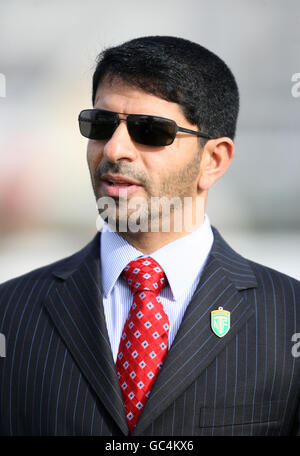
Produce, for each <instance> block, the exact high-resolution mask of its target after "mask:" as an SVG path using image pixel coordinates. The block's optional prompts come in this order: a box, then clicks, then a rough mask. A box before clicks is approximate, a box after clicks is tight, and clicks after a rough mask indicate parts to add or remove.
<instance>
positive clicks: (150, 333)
mask: <svg viewBox="0 0 300 456" xmlns="http://www.w3.org/2000/svg"><path fill="white" fill-rule="evenodd" d="M122 275H123V277H124V278H125V280H126V282H127V283H128V285H129V287H130V290H131V292H132V293H133V302H132V306H131V309H130V311H129V314H128V317H127V320H126V322H125V325H124V329H123V333H122V337H121V341H120V345H119V352H118V356H117V362H116V370H117V375H118V378H119V382H120V385H121V391H122V395H123V401H124V405H125V410H126V416H127V421H128V426H129V430H130V433H132V431H133V429H134V427H135V425H136V423H137V421H138V419H139V416H140V414H141V411H142V409H143V407H144V405H145V404H146V402H147V399H148V397H149V394H150V391H151V389H152V387H153V384H154V382H155V379H156V377H157V374H158V372H159V371H160V369H161V367H162V364H163V362H164V359H165V357H166V355H167V351H168V332H169V318H168V316H167V315H166V313H165V311H164V309H163V305H162V304H161V302H160V298H159V297H158V295H159V293H160V291H161V290H162V288H163V287H164V286H165V284H166V281H167V279H166V276H165V273H164V271H163V270H162V268H161V267H160V266H159V264H158V263H157V262H156V261H155V260H153V258H151V257H144V258H138V259H137V260H135V261H131V262H130V263H129V264H128V265H127V266H126V268H125V269H124V271H123V273H122Z"/></svg>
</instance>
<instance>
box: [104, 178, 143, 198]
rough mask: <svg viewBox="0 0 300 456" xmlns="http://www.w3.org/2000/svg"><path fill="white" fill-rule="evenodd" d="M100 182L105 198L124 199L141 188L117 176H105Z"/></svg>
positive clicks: (135, 183) (131, 181)
mask: <svg viewBox="0 0 300 456" xmlns="http://www.w3.org/2000/svg"><path fill="white" fill-rule="evenodd" d="M101 180H102V181H103V184H102V186H103V191H104V193H105V194H106V195H107V196H122V197H126V196H128V195H130V194H132V193H134V192H136V191H137V190H138V189H139V188H140V187H141V185H140V184H139V183H138V182H136V181H134V180H132V179H129V178H128V177H125V176H122V175H119V174H105V175H104V176H102V177H101Z"/></svg>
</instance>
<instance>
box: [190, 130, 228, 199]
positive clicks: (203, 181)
mask: <svg viewBox="0 0 300 456" xmlns="http://www.w3.org/2000/svg"><path fill="white" fill-rule="evenodd" d="M233 157H234V143H233V141H232V140H231V139H230V138H227V137H225V136H224V137H222V138H217V139H210V140H209V141H207V143H206V144H205V146H204V148H203V152H202V159H201V164H200V172H199V176H198V189H199V190H200V191H202V190H208V189H209V188H210V187H211V186H212V185H213V184H214V183H215V182H216V181H217V180H218V179H220V177H221V176H223V174H224V173H225V171H226V170H227V168H228V166H229V165H230V163H231V160H232V159H233Z"/></svg>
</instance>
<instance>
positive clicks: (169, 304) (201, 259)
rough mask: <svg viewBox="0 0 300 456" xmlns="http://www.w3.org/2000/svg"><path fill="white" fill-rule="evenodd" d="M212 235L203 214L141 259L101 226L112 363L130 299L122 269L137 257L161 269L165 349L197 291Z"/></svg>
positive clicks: (104, 293) (102, 261) (124, 243)
mask: <svg viewBox="0 0 300 456" xmlns="http://www.w3.org/2000/svg"><path fill="white" fill-rule="evenodd" d="M213 239H214V238H213V232H212V229H211V225H210V221H209V218H208V216H207V214H205V215H204V222H203V223H202V225H200V226H199V227H198V228H197V229H196V230H194V231H192V232H191V233H188V234H187V235H185V236H183V237H181V238H179V239H176V240H175V241H172V242H170V243H169V244H166V245H164V246H163V247H161V248H160V249H158V250H156V251H155V252H153V253H151V254H150V255H144V254H143V253H142V252H140V251H139V250H137V249H136V248H135V247H133V246H132V245H131V244H129V243H128V242H127V241H126V240H125V239H123V238H122V237H121V236H120V235H119V234H117V233H116V232H115V231H112V230H110V229H109V226H108V225H107V223H104V225H103V228H102V235H101V249H100V252H101V253H100V260H101V272H102V277H101V278H102V286H103V305H104V314H105V319H106V325H107V330H108V335H109V339H110V344H111V349H112V354H113V359H114V361H115V362H116V358H117V354H118V350H119V343H120V339H121V335H122V330H123V327H124V324H125V321H126V318H127V315H128V312H129V310H130V307H131V304H132V299H133V295H132V293H131V291H130V289H129V287H128V285H127V283H126V282H125V279H124V278H123V277H122V276H121V273H122V271H123V269H124V268H125V266H126V265H127V264H128V263H129V262H130V261H132V260H136V259H137V258H138V257H141V256H150V257H152V258H154V259H155V260H156V261H157V263H159V265H160V266H161V267H162V268H163V270H164V272H165V274H166V277H167V279H168V283H167V284H166V286H165V287H164V288H163V289H162V291H161V293H160V298H161V303H162V305H163V307H164V311H165V312H166V314H167V315H168V317H169V323H170V329H169V339H168V341H169V348H170V347H171V344H172V342H173V340H174V337H175V335H176V333H177V330H178V328H179V326H180V323H181V320H182V318H183V315H184V312H185V310H186V308H187V305H188V303H189V302H190V300H191V298H192V295H193V293H194V291H195V289H196V287H197V284H198V282H199V279H200V275H201V273H202V271H203V268H204V265H205V263H206V260H207V257H208V255H209V252H210V250H211V247H212V244H213Z"/></svg>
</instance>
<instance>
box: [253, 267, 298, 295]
mask: <svg viewBox="0 0 300 456" xmlns="http://www.w3.org/2000/svg"><path fill="white" fill-rule="evenodd" d="M247 261H248V263H249V265H250V266H251V268H252V270H253V272H254V273H255V275H256V277H257V279H258V280H259V281H265V280H266V279H267V278H268V279H269V280H272V281H273V282H274V283H281V284H282V286H288V287H292V288H294V289H296V290H297V291H298V292H300V281H299V280H297V279H296V278H295V277H291V276H289V275H288V274H285V273H284V272H280V271H278V270H276V269H273V268H271V267H269V266H266V265H263V264H261V263H256V262H255V261H252V260H249V259H247Z"/></svg>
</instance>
